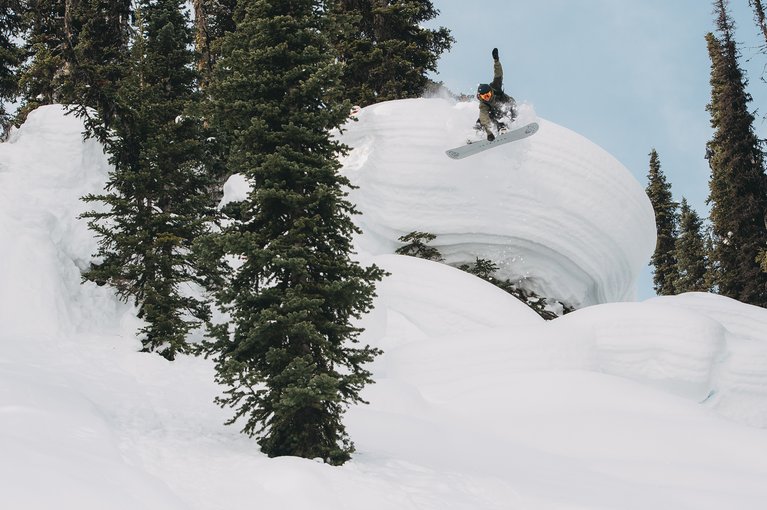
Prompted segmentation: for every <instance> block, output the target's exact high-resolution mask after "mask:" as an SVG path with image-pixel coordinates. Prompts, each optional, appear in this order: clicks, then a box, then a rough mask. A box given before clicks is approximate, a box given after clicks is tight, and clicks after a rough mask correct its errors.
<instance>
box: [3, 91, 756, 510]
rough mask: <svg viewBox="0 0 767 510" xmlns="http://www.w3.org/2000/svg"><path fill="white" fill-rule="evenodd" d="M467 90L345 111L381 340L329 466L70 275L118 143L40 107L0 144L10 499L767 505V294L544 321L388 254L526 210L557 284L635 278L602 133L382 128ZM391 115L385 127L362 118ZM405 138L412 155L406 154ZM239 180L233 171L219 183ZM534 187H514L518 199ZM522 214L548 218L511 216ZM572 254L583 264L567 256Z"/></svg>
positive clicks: (627, 192) (622, 180)
mask: <svg viewBox="0 0 767 510" xmlns="http://www.w3.org/2000/svg"><path fill="white" fill-rule="evenodd" d="M432 101H433V102H432ZM470 106H471V105H470V104H469V106H464V105H457V106H454V105H452V104H450V103H448V102H444V101H441V100H428V101H427V100H420V101H407V102H394V103H387V104H383V105H380V106H378V107H374V109H373V110H370V109H366V110H363V112H362V114H361V115H360V121H359V123H357V124H355V125H354V126H353V129H354V130H356V131H355V132H352V130H350V132H349V133H348V136H349V138H347V140H350V141H354V140H356V142H355V143H356V147H357V148H356V149H355V151H354V152H352V153H351V154H350V158H351V159H350V161H349V163H348V165H347V168H346V169H345V172H347V175H350V176H352V177H353V178H354V179H353V180H354V181H355V182H357V183H358V184H360V185H361V186H362V188H360V189H359V190H357V191H356V192H355V193H353V194H352V198H353V199H354V200H355V201H356V203H357V204H358V206H359V207H360V209H361V210H362V211H363V212H365V216H362V217H360V218H359V220H360V221H361V225H362V226H363V228H364V229H365V232H364V234H363V235H362V236H361V237H360V239H358V240H357V241H358V246H359V249H360V257H361V258H362V259H363V260H364V261H366V262H371V261H372V262H375V263H377V264H379V265H381V266H382V267H384V268H385V269H387V270H388V271H389V272H390V273H391V276H390V277H389V278H387V279H386V280H385V281H383V282H382V283H381V284H380V285H379V287H378V294H379V297H378V298H377V300H376V308H375V310H374V311H373V312H372V313H371V314H369V315H368V316H366V317H365V318H364V320H363V325H364V326H365V327H366V328H367V329H366V332H365V334H364V338H363V340H364V341H366V342H369V343H371V344H372V345H375V346H379V347H381V348H382V349H384V351H385V354H384V355H382V356H380V357H379V358H378V359H377V360H376V361H375V363H374V364H373V367H372V368H373V371H374V374H375V379H376V381H377V382H376V384H375V385H372V386H369V387H367V388H366V389H365V393H364V396H365V397H366V398H367V399H368V400H370V402H371V404H370V405H368V406H359V407H355V408H352V409H350V411H349V412H348V414H347V416H346V423H347V425H348V428H349V432H350V434H351V436H352V438H353V439H354V441H355V443H356V446H357V450H358V453H357V454H356V455H355V456H354V459H353V460H352V461H351V462H349V463H347V464H346V465H345V466H343V467H340V468H337V467H330V466H326V465H323V464H320V463H317V462H314V461H311V460H304V459H297V458H278V459H268V458H266V457H265V456H264V455H262V454H261V453H260V452H259V451H258V447H257V445H256V444H255V441H253V440H251V439H249V438H247V437H245V436H243V435H241V434H239V433H238V431H237V428H236V427H227V426H224V425H222V423H223V421H224V420H225V419H226V418H227V417H228V414H227V413H226V412H225V411H223V410H221V409H218V408H217V407H216V406H215V405H214V404H213V403H212V400H213V398H214V396H215V395H216V394H217V392H218V391H219V389H218V388H217V387H216V386H215V384H214V383H213V382H212V379H213V369H212V364H211V362H210V361H208V360H204V359H198V358H190V357H181V358H180V359H178V360H176V361H175V362H172V363H170V362H167V361H165V360H164V359H162V358H160V357H159V356H156V355H152V354H141V353H138V352H136V351H137V347H138V345H139V344H138V341H137V340H136V338H135V330H136V327H137V324H138V321H137V319H136V318H135V314H134V311H133V309H132V308H131V307H130V306H128V305H126V304H123V303H120V302H118V301H117V300H116V299H115V298H114V297H113V295H112V294H111V293H110V292H109V289H106V288H99V287H96V286H95V285H92V284H81V283H80V276H79V271H80V269H82V268H84V267H87V264H88V262H89V260H90V255H91V253H92V252H93V251H94V249H95V243H94V240H93V238H92V236H91V235H90V234H89V232H88V230H87V228H86V226H85V225H84V222H83V221H81V220H77V219H76V216H77V215H78V214H79V213H80V212H82V210H83V209H84V204H82V203H81V202H80V201H79V200H78V198H79V197H80V196H81V195H83V194H85V193H87V192H90V191H98V189H99V188H100V186H102V185H103V182H104V180H105V178H106V172H107V171H108V165H107V163H106V160H105V158H104V156H103V154H101V151H100V149H99V148H98V147H97V146H96V145H95V144H94V143H93V142H92V141H90V142H85V143H83V142H82V141H81V139H80V131H81V129H82V126H81V125H80V124H79V122H78V121H77V120H76V119H73V118H72V117H65V116H63V115H62V112H61V109H60V108H58V107H45V108H41V109H38V110H37V111H35V112H33V114H32V115H30V118H29V121H28V122H27V124H25V126H24V127H23V128H22V129H21V130H20V131H19V132H17V133H15V134H14V137H13V139H12V140H11V141H10V142H8V143H4V144H0V194H1V195H0V243H1V244H0V246H2V248H0V278H1V280H0V281H1V282H2V285H0V346H1V348H0V508H9V509H11V508H12V509H24V510H38V509H39V510H43V509H46V510H48V509H52V508H56V509H64V510H68V509H72V510H75V509H76V510H89V509H94V510H96V509H98V510H103V509H118V510H121V509H126V510H127V509H135V508H141V509H187V510H188V509H192V510H213V509H224V508H226V509H228V510H229V509H250V508H268V509H286V510H288V509H290V510H295V509H313V510H331V509H332V510H339V509H349V510H351V509H355V510H357V509H360V508H364V509H366V510H367V509H371V510H378V509H381V510H383V509H397V510H443V509H447V510H451V509H466V510H469V509H472V510H474V509H490V510H493V509H535V510H539V509H540V510H549V509H557V510H560V509H562V510H563V509H568V510H575V509H579V510H597V509H605V510H606V509H611V510H614V509H637V510H638V509H642V510H645V509H649V508H652V509H654V510H666V509H668V510H686V509H690V510H693V509H694V510H707V509H712V510H713V509H716V510H729V509H735V508H737V509H739V510H740V509H742V510H758V509H762V508H764V501H767V484H765V483H764V481H765V480H767V456H765V455H764V452H765V451H767V429H765V427H767V311H765V310H763V309H760V308H756V307H752V306H748V305H744V304H741V303H738V302H735V301H733V300H730V299H727V298H723V297H720V296H714V295H706V294H687V295H682V296H675V297H664V298H656V299H652V300H648V301H646V302H642V303H636V302H620V303H618V302H611V303H607V304H601V305H596V306H590V307H586V308H583V309H581V310H578V311H576V312H574V313H572V314H569V315H567V316H565V317H562V318H559V319H556V320H554V321H551V322H545V321H543V320H542V319H541V318H540V317H538V315H536V314H535V313H533V312H532V311H531V310H530V309H528V308H527V307H526V306H524V305H523V304H521V303H520V302H518V301H517V300H516V299H514V298H513V297H511V296H509V295H508V294H506V293H504V292H502V291H500V290H498V289H497V288H495V287H493V286H492V285H490V284H488V283H486V282H484V281H481V280H479V279H477V278H474V277H473V276H470V275H468V274H466V273H464V272H462V271H459V270H457V269H454V268H452V267H449V266H447V265H443V264H438V263H434V262H429V261H424V260H419V259H413V258H409V257H402V256H396V255H391V254H386V253H385V249H384V248H386V247H387V246H388V247H390V248H392V249H393V248H394V247H396V243H395V242H394V241H395V240H396V236H397V234H398V233H399V232H405V233H406V231H410V230H415V229H423V230H427V231H431V232H433V233H436V234H439V235H440V239H442V240H443V242H444V245H443V246H444V247H448V246H453V247H454V251H453V253H455V254H457V253H459V252H460V250H461V249H463V250H464V251H465V253H470V254H471V256H477V255H479V254H491V253H501V252H502V251H503V250H502V249H501V246H502V245H503V243H505V242H507V241H508V242H510V243H517V242H518V241H516V239H518V238H522V239H524V235H525V233H526V232H530V235H531V236H534V241H535V242H532V241H533V240H532V239H531V240H530V241H531V242H530V243H529V244H530V245H535V244H542V243H548V242H549V237H547V235H544V234H545V232H548V235H550V236H551V237H556V238H557V240H556V243H555V244H556V248H555V249H554V248H550V247H547V248H545V249H544V248H539V249H538V251H535V250H531V251H530V252H529V253H527V255H526V258H527V257H533V256H537V254H543V253H544V252H546V251H547V250H548V251H550V252H551V256H550V257H549V258H548V259H547V260H546V261H545V262H538V261H535V260H530V259H527V261H526V264H527V265H525V266H524V267H529V268H533V267H535V268H536V269H537V270H540V269H546V270H548V268H551V269H552V271H555V272H556V271H562V275H558V276H557V278H555V279H551V282H552V283H550V284H548V285H549V287H547V288H549V289H570V290H569V292H571V293H572V295H574V296H575V295H579V296H580V294H579V293H580V292H582V291H584V290H585V293H584V294H583V296H582V297H583V300H584V302H589V300H594V301H601V300H605V301H606V300H611V301H619V300H622V299H624V298H626V297H627V294H630V293H631V288H632V286H633V285H634V280H635V279H636V274H637V270H638V268H639V266H640V265H641V264H646V256H647V253H646V249H647V246H646V245H647V243H648V242H649V239H648V236H649V234H648V233H647V232H646V229H647V225H646V223H647V214H646V213H647V211H646V207H645V206H646V204H644V203H643V200H642V199H641V197H640V196H639V195H638V193H637V189H640V190H641V186H639V184H638V183H632V182H630V180H629V179H630V178H629V177H627V176H626V175H625V174H624V172H623V170H622V169H621V168H620V167H619V166H618V165H619V164H618V163H617V162H615V161H614V160H613V159H611V158H610V157H609V156H608V155H605V154H603V153H601V152H600V151H601V150H599V149H597V148H595V147H593V145H591V144H590V143H589V142H587V141H585V140H583V139H582V138H580V137H578V136H577V135H575V134H574V133H571V132H568V131H567V130H565V129H564V128H561V127H558V126H555V125H553V124H551V123H547V122H545V121H544V120H542V119H539V122H542V126H543V127H542V130H541V131H540V132H539V133H538V134H536V135H535V137H538V136H539V135H541V138H540V139H537V141H533V140H531V141H530V144H528V145H527V146H519V147H511V146H509V149H508V150H506V149H504V148H498V149H493V151H496V152H495V153H494V152H493V151H488V153H487V155H486V157H484V158H479V159H475V160H473V161H471V167H453V166H451V165H455V164H456V163H458V162H454V161H451V160H448V159H447V157H445V156H444V147H446V146H449V145H450V143H451V140H449V139H448V138H451V137H452V135H451V136H450V137H448V136H446V135H445V134H444V133H443V132H440V131H439V129H437V130H436V131H434V130H431V131H426V132H423V133H422V136H423V138H422V140H423V143H420V142H419V143H413V136H403V137H401V138H399V137H400V135H399V134H397V133H395V132H394V130H395V128H396V129H400V128H401V126H403V125H404V126H407V125H412V126H413V130H414V132H418V133H421V127H422V124H419V123H420V122H422V119H425V118H433V119H439V118H442V119H445V118H453V116H456V117H461V118H463V117H465V118H467V119H469V120H470V121H472V122H473V119H471V116H472V115H473V111H472V110H471V108H470ZM474 106H476V105H474ZM377 110H381V111H377ZM464 110H465V111H464ZM386 111H389V112H391V113H396V116H392V115H390V122H391V126H392V127H391V128H387V127H386V125H384V124H382V123H381V122H379V120H381V119H378V120H375V121H371V122H370V125H369V126H367V127H366V126H365V122H366V117H367V119H370V118H373V117H376V116H379V115H380V116H382V117H385V115H383V113H385V112H386ZM528 113H530V111H528ZM400 116H405V117H406V118H404V119H400V118H395V117H400ZM424 122H425V121H424ZM435 122H441V121H436V120H435ZM371 125H372V126H373V127H371ZM440 126H441V124H440ZM390 129H391V131H390ZM460 129H463V127H460V128H459V127H456V128H455V131H456V132H458V131H459V130H460ZM361 133H362V134H361ZM451 133H452V132H451ZM419 136H420V135H419ZM355 137H357V138H355ZM443 138H444V139H443ZM382 140H383V141H382ZM397 140H399V142H398V143H397V142H396V141H397ZM357 142H358V143H357ZM384 142H385V143H384ZM581 143H582V145H581ZM438 145H439V149H440V150H439V151H437V153H438V155H433V154H431V152H430V151H431V150H432V147H434V149H435V150H436V148H437V146H438ZM556 147H559V149H557V148H556ZM365 151H367V153H366V154H365V155H364V157H365V159H366V161H365V162H364V164H362V163H360V161H361V159H362V157H363V155H362V154H361V152H365ZM421 151H423V154H421ZM426 152H429V154H426ZM538 152H540V154H538ZM523 153H524V154H523ZM565 153H567V157H565V156H564V155H563V156H562V161H559V160H556V158H555V156H554V154H560V155H562V154H565ZM403 154H404V155H406V154H410V155H414V154H415V155H417V157H418V158H419V162H418V164H417V170H418V171H415V170H416V168H415V167H411V166H409V165H411V162H410V161H409V160H408V159H407V158H404V157H402V155H403ZM517 157H522V158H523V159H524V160H525V161H527V162H530V161H538V162H540V164H541V165H543V164H544V163H546V164H548V165H549V166H548V167H547V168H546V171H547V172H548V173H549V174H552V175H548V174H545V173H542V172H541V171H540V169H538V170H536V169H535V168H530V167H528V166H526V165H521V164H519V163H518V162H517V161H516V158H517ZM557 157H559V156H557ZM355 158H356V161H357V164H355V163H354V161H355ZM442 158H444V160H443V159H442ZM591 158H595V161H591ZM565 161H566V162H568V165H570V166H567V167H566V168H563V167H561V164H564V163H565ZM573 161H581V162H582V163H578V164H575V163H573ZM395 163H396V164H395ZM412 164H413V165H415V163H412ZM579 165H580V166H579ZM580 167H583V168H589V169H592V170H591V173H589V174H587V173H582V174H581V175H582V177H583V178H588V177H587V175H592V176H593V179H592V181H593V182H592V183H591V187H588V189H585V188H586V186H585V185H584V186H578V185H577V184H576V183H575V182H574V180H570V179H569V178H567V177H563V175H567V172H570V171H578V170H577V169H578V168H580ZM595 168H596V169H599V170H598V171H595V170H593V169H595ZM468 171H473V172H474V173H473V174H471V176H467V175H466V174H467V173H468ZM536 172H537V173H538V174H539V175H547V177H545V178H543V179H542V180H540V181H539V180H536V178H534V174H535V173H536ZM584 172H585V170H584ZM609 172H614V173H615V175H612V174H610V173H609ZM554 174H556V176H555V175H554ZM412 184H418V186H419V187H418V188H417V189H414V188H413V187H412V186H411V185H412ZM539 184H540V188H539V187H538V186H539ZM467 187H468V189H467ZM244 188H245V183H244V182H242V181H241V180H237V179H232V180H231V181H230V183H229V184H228V186H227V190H226V192H227V195H228V196H229V198H232V197H235V196H237V194H241V193H242V192H243V190H244ZM550 192H555V193H556V195H557V199H556V200H549V199H547V198H546V197H547V196H548V194H549V193H550ZM570 193H572V194H574V195H577V196H570ZM584 193H586V195H584ZM590 193H593V194H590ZM451 194H453V195H454V196H453V197H452V198H453V199H452V200H451ZM528 195H529V197H530V200H529V201H527V202H526V205H527V207H525V208H521V207H519V206H518V205H514V203H515V202H517V201H519V200H524V199H525V197H528ZM408 200H412V201H413V203H412V206H411V210H410V212H409V215H410V217H411V219H410V221H404V220H405V219H406V218H405V213H404V212H403V211H404V210H405V209H406V207H407V201H408ZM432 201H433V206H434V208H435V211H432V210H431V208H430V207H429V204H430V203H432ZM618 202H620V203H623V205H624V206H625V207H623V208H622V209H621V210H620V211H618V210H617V209H620V208H616V209H614V207H615V204H616V203H618ZM563 210H564V211H565V212H563ZM616 214H617V215H619V216H618V217H617V218H616V217H615V215H616ZM464 216H465V217H464ZM566 218H567V222H566V221H565V219H566ZM579 218H580V219H581V220H582V221H583V223H584V224H586V225H588V226H584V225H582V224H580V223H579V221H578V219H579ZM621 219H622V220H625V221H626V222H627V223H628V226H630V227H631V229H633V230H634V232H631V234H632V235H633V234H634V233H636V232H639V234H638V239H639V240H637V238H634V237H632V236H631V235H629V234H627V233H622V232H621V228H620V224H619V223H620V221H619V220H621ZM427 220H430V221H432V222H433V223H429V221H427ZM512 220H513V221H512ZM526 222H527V223H536V224H537V225H538V226H539V227H541V226H542V227H543V228H544V229H546V230H544V232H543V233H542V232H540V228H539V229H538V230H535V229H521V228H518V227H517V226H515V225H517V224H525V223H526ZM549 223H550V224H549ZM496 227H498V228H499V232H500V235H499V237H496V238H490V236H491V234H493V232H494V231H493V229H494V228H496ZM474 229H476V230H474ZM559 229H562V230H561V231H560V230H559ZM569 229H572V230H569ZM480 233H481V235H479V234H480ZM650 237H651V236H650ZM553 242H554V241H552V243H553ZM523 244H524V243H519V244H515V245H514V250H518V249H519V247H520V246H522V245H523ZM467 246H468V247H470V249H469V248H466V247H467ZM635 252H641V253H635ZM475 254H477V255H475ZM594 257H596V261H597V262H598V264H594V263H593V262H589V261H590V260H591V259H592V258H594ZM643 257H644V260H639V259H642V258H643ZM544 258H545V257H544ZM509 260H510V266H512V267H515V268H518V267H522V266H517V265H516V264H515V263H514V262H515V261H514V260H513V256H512V257H510V259H509ZM581 261H582V262H581ZM568 264H572V265H581V266H582V267H583V268H586V269H583V270H582V274H581V273H579V274H576V275H570V276H569V277H568V275H567V274H565V273H566V271H564V270H563V269H562V268H561V266H566V265H568ZM514 271H521V269H514ZM584 275H585V276H584ZM539 276H540V277H541V278H543V279H544V280H545V279H548V278H550V275H549V274H548V273H546V274H540V275H539ZM560 277H562V278H566V279H567V278H569V279H568V282H567V284H560V283H557V282H558V281H559V278H560ZM586 282H589V283H588V284H587V283H586Z"/></svg>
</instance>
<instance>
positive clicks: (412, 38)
mask: <svg viewBox="0 0 767 510" xmlns="http://www.w3.org/2000/svg"><path fill="white" fill-rule="evenodd" d="M331 4H332V5H333V13H334V17H333V19H334V20H335V27H334V30H333V31H332V33H333V45H334V46H335V49H336V53H337V55H338V56H339V59H340V60H341V62H343V64H344V74H343V83H344V89H343V97H344V98H346V99H350V100H351V101H352V103H353V104H357V105H360V106H367V105H369V104H373V103H377V102H381V101H387V100H390V99H403V98H409V97H419V96H421V95H422V94H423V93H424V91H425V90H426V87H427V85H428V84H429V79H428V78H427V76H426V75H427V73H428V72H429V71H436V69H437V61H438V60H439V57H440V55H441V54H442V53H443V52H445V51H448V50H449V49H450V47H451V46H452V44H453V42H455V41H454V39H453V38H452V36H451V35H450V31H449V30H448V29H446V28H444V27H440V28H439V29H437V30H431V29H427V28H424V27H423V23H424V22H426V21H429V20H431V19H434V18H436V17H437V15H438V14H439V11H438V10H437V9H435V8H434V6H433V4H432V2H431V1H430V0H332V2H331Z"/></svg>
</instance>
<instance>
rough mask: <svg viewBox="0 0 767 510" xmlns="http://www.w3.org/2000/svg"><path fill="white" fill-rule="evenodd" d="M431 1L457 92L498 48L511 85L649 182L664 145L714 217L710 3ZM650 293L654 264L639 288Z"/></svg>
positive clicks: (672, 177)
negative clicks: (449, 42) (709, 149)
mask: <svg viewBox="0 0 767 510" xmlns="http://www.w3.org/2000/svg"><path fill="white" fill-rule="evenodd" d="M432 1H433V4H434V6H435V7H436V8H437V9H439V11H440V15H439V17H438V18H437V19H436V20H434V21H433V22H432V23H430V26H434V25H441V26H445V27H447V28H449V29H450V30H451V32H452V34H453V37H455V39H456V42H455V44H454V46H453V49H452V50H451V52H450V53H447V54H444V55H443V56H442V58H441V59H440V62H439V74H438V75H436V76H434V78H436V79H437V80H441V81H443V82H444V83H445V85H447V86H448V87H449V88H450V89H451V90H452V91H453V92H466V93H473V92H474V90H475V88H476V85H477V83H479V82H487V81H489V80H490V79H491V78H492V60H491V56H490V51H491V50H492V48H493V47H497V48H498V49H499V52H500V57H501V61H502V63H503V64H504V71H505V79H504V88H505V90H506V92H507V93H509V94H511V95H513V96H514V97H515V98H516V99H517V101H527V102H529V103H531V104H532V105H533V106H534V107H535V110H536V112H537V113H538V115H539V116H540V117H542V118H544V119H547V120H550V121H552V122H556V123H557V124H560V125H562V126H565V127H567V128H569V129H572V130H573V131H576V132H578V133H580V134H581V135H583V136H585V137H586V138H588V139H590V140H591V141H593V142H594V143H596V144H597V145H599V146H601V147H603V148H604V149H605V150H607V151H608V152H610V153H611V154H612V155H613V156H615V157H616V158H617V159H618V160H620V161H621V162H622V163H623V164H624V165H625V166H626V167H627V168H628V169H629V170H630V171H631V172H632V173H633V174H634V176H635V177H636V178H637V180H639V182H640V183H641V184H642V186H643V187H644V186H646V184H647V171H648V164H649V156H648V154H649V152H650V150H651V149H652V148H655V149H656V150H657V151H658V155H659V156H660V161H661V166H662V169H663V172H664V173H665V174H666V176H667V178H668V179H669V181H670V182H671V184H672V191H673V193H674V197H675V199H677V200H679V201H681V198H682V196H684V197H686V198H687V200H688V201H689V202H690V204H691V206H693V207H694V208H695V209H696V210H697V211H698V213H699V214H700V215H701V216H702V217H706V216H708V209H707V206H706V203H705V201H706V197H707V196H708V178H709V168H708V163H707V162H706V160H705V159H704V158H703V156H704V154H705V145H706V142H707V141H708V140H709V139H710V137H711V133H712V130H711V127H710V123H709V119H710V118H709V114H708V112H707V111H706V109H705V108H706V104H707V103H708V101H709V99H710V93H711V89H710V86H709V77H710V61H709V58H708V53H707V49H706V42H705V39H704V37H705V34H706V33H707V32H710V31H713V30H714V20H713V18H714V17H713V14H712V12H713V4H712V2H711V1H710V0H532V1H531V0H485V1H484V2H477V3H474V2H472V3H469V2H465V1H464V0H432ZM730 11H731V14H732V16H733V19H734V20H735V23H736V38H737V40H738V41H739V42H740V43H741V46H740V49H741V53H742V58H741V67H742V68H744V69H745V70H746V71H747V73H748V78H749V81H750V83H749V87H748V91H749V92H750V93H751V95H752V96H753V97H754V101H753V103H752V105H751V106H752V109H754V110H757V109H758V110H759V111H758V112H757V120H756V122H755V128H756V131H757V133H758V134H759V136H761V137H765V136H767V135H766V134H765V133H767V122H766V121H764V120H763V119H762V115H764V114H765V113H767V105H765V101H767V83H764V82H763V81H762V80H761V73H762V69H763V68H764V66H765V65H767V56H765V55H761V54H759V53H758V46H759V45H760V41H761V39H760V36H759V33H758V31H757V28H756V25H755V24H754V22H753V14H752V10H751V7H749V5H748V0H730ZM763 105H765V106H763ZM652 295H654V292H653V290H652V280H651V275H650V270H649V268H648V269H647V270H646V271H645V274H644V275H643V276H642V280H641V282H640V289H639V297H640V298H641V299H644V298H647V297H650V296H652Z"/></svg>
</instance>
